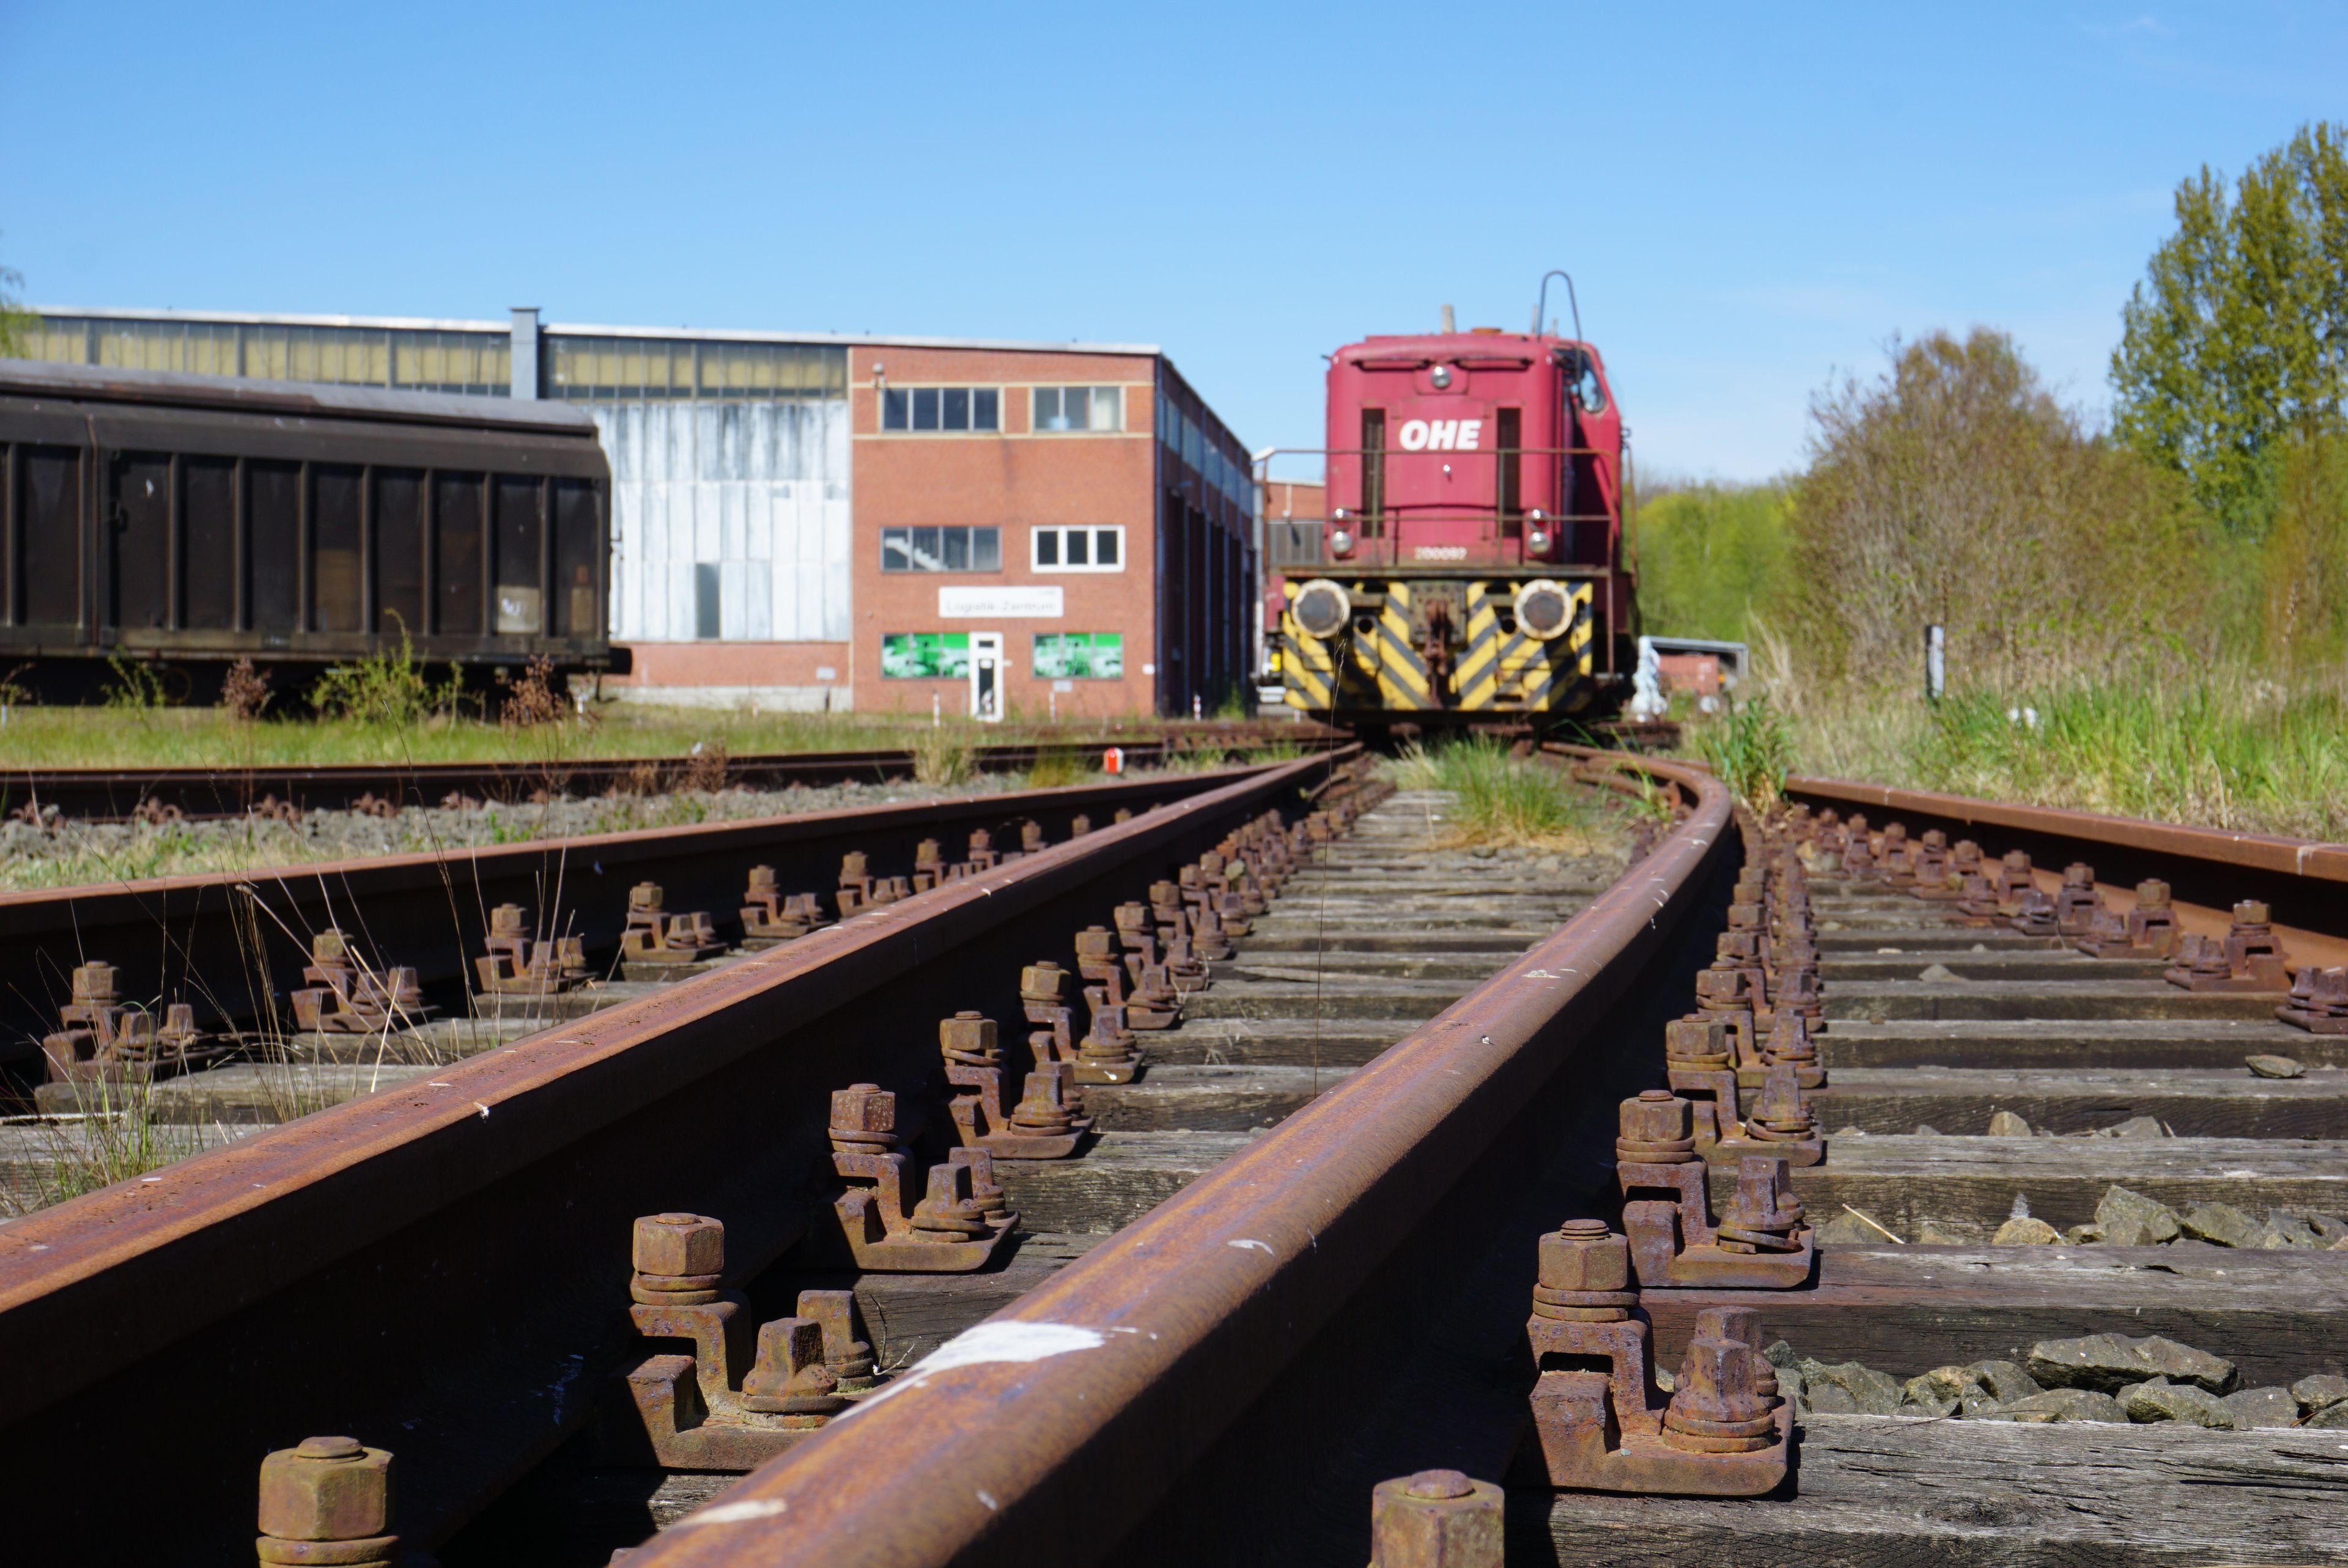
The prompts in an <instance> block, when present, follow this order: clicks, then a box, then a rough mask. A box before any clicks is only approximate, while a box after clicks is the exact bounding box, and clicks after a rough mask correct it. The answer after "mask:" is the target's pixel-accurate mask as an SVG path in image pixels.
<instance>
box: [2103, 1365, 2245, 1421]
mask: <svg viewBox="0 0 2348 1568" xmlns="http://www.w3.org/2000/svg"><path fill="white" fill-rule="evenodd" d="M2119 1404H2120V1408H2121V1409H2124V1410H2126V1411H2127V1416H2128V1419H2130V1420H2132V1421H2144V1422H2151V1421H2184V1422H2187V1423H2188V1424H2190V1425H2193V1426H2197V1427H2208V1428H2210V1429H2211V1430H2215V1431H2221V1432H2230V1431H2232V1430H2234V1429H2235V1425H2236V1423H2235V1420H2234V1412H2233V1411H2232V1410H2230V1409H2228V1408H2227V1406H2226V1401H2225V1400H2223V1399H2219V1397H2218V1396H2217V1395H2215V1394H2213V1393H2211V1392H2209V1389H2197V1388H2195V1387H2194V1386H2193V1385H2192V1384H2190V1383H2171V1382H2170V1381H2169V1380H2168V1378H2152V1379H2150V1380H2149V1381H2147V1382H2142V1383H2130V1384H2129V1385H2127V1387H2126V1388H2124V1389H2121V1390H2120V1392H2119Z"/></svg>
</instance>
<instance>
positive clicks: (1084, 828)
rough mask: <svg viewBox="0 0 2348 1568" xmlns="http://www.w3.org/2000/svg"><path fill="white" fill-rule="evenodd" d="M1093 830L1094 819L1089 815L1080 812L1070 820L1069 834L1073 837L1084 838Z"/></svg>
mask: <svg viewBox="0 0 2348 1568" xmlns="http://www.w3.org/2000/svg"><path fill="white" fill-rule="evenodd" d="M1092 830H1093V819H1092V818H1091V817H1089V816H1085V815H1081V814H1080V815H1076V816H1075V817H1072V818H1070V819H1069V821H1068V836H1069V837H1071V838H1082V837H1083V836H1084V835H1086V834H1087V833H1090V832H1091V831H1092Z"/></svg>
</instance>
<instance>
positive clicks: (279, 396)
mask: <svg viewBox="0 0 2348 1568" xmlns="http://www.w3.org/2000/svg"><path fill="white" fill-rule="evenodd" d="M610 558H611V470H610V467H609V466H608V465H607V464H606V462H605V461H604V457H603V450H602V446H601V445H600V443H599V442H598V440H597V437H596V430H595V425H594V422H593V421H592V419H590V418H589V417H588V416H587V415H584V414H582V413H579V412H577V411H574V410H572V409H569V408H565V407H561V406H557V405H542V404H534V403H528V402H512V401H510V400H506V399H489V398H480V397H455V396H444V395H434V394H422V393H397V392H378V391H373V390H368V389H364V388H354V387H343V386H327V385H319V384H310V383H293V382H269V381H247V380H232V379H226V378H219V377H212V376H201V375H180V374H166V373H161V372H152V371H129V370H110V369H91V368H85V367H81V366H75V365H59V364H41V363H36V362H32V361H25V360H0V675H5V674H6V673H7V672H8V670H9V669H11V668H15V667H17V666H25V665H29V666H30V667H31V674H30V678H29V680H26V677H23V676H20V677H18V679H19V680H26V683H28V684H32V685H34V686H35V687H36V689H38V690H41V691H42V692H45V693H49V692H56V693H62V692H67V691H71V690H74V689H77V688H78V689H83V690H87V689H88V688H89V687H90V686H91V685H92V684H93V683H94V682H93V676H94V675H96V674H102V673H103V672H104V671H105V661H107V660H108V659H109V658H118V657H125V656H127V657H130V658H134V659H139V660H145V661H157V662H160V663H161V664H165V665H168V666H170V667H172V668H173V669H175V670H180V671H185V672H186V674H187V676H188V677H189V681H190V683H191V686H192V687H194V688H199V689H200V688H202V687H205V686H207V685H210V684H216V683H217V681H218V678H219V673H220V671H221V670H223V669H224V668H225V667H226V665H227V664H228V663H229V662H230V661H232V660H235V659H237V658H239V657H250V658H252V660H253V661H254V662H255V663H256V664H260V665H263V666H273V667H276V668H279V669H282V670H283V671H285V673H286V674H287V675H288V676H290V677H292V678H293V680H294V681H296V682H298V681H299V680H301V679H302V678H303V676H304V673H305V671H304V666H307V667H309V668H310V669H311V670H313V671H314V669H316V668H320V667H323V666H324V665H325V664H328V663H332V662H335V661H342V660H346V659H349V658H352V657H355V656H360V655H365V654H368V653H373V652H376V651H383V650H386V649H388V650H394V651H396V650H397V649H398V647H399V646H400V643H401V640H402V638H403V637H405V638H406V639H407V641H408V642H409V643H410V644H412V646H413V648H414V650H415V653H416V656H417V658H418V659H419V660H421V661H427V662H429V663H434V664H444V665H457V666H479V667H493V666H519V665H520V664H523V663H525V662H526V661H529V660H530V659H532V658H535V657H539V656H541V655H543V656H547V657H550V658H551V659H552V660H553V661H554V663H555V665H556V667H557V668H558V669H561V670H570V671H597V670H616V669H619V668H622V667H623V664H624V655H622V656H621V659H620V661H617V662H615V661H614V657H613V649H612V646H611V640H610V636H609V634H608V631H607V630H606V628H607V626H608V620H607V617H606V605H607V603H608V600H609V596H610V591H611V565H610Z"/></svg>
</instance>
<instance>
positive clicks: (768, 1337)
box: [599, 1214, 882, 1471]
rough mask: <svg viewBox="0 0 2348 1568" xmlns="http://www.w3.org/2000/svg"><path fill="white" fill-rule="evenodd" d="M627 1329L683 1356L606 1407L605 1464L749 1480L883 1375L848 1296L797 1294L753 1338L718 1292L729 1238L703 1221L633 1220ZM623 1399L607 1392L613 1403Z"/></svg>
mask: <svg viewBox="0 0 2348 1568" xmlns="http://www.w3.org/2000/svg"><path fill="white" fill-rule="evenodd" d="M631 1257H632V1261H633V1265H634V1269H635V1272H634V1274H633V1276H632V1277H631V1278H630V1280H629V1282H628V1296H629V1300H630V1306H629V1307H628V1318H629V1322H630V1324H631V1325H632V1326H633V1327H634V1329H635V1331H636V1332H637V1334H638V1335H640V1336H641V1337H644V1339H647V1340H652V1341H656V1342H658V1341H669V1342H675V1341H682V1342H684V1343H685V1344H687V1345H689V1346H691V1347H692V1351H691V1353H690V1354H689V1355H680V1354H675V1353H673V1352H659V1353H655V1354H653V1355H651V1356H647V1357H646V1358H644V1360H643V1361H641V1362H639V1363H637V1365H636V1366H634V1367H633V1368H630V1369H629V1370H628V1371H627V1372H626V1373H624V1374H623V1376H622V1378H620V1379H619V1386H620V1389H624V1392H625V1399H624V1401H623V1400H622V1399H619V1398H617V1397H614V1398H613V1399H611V1400H610V1401H609V1402H608V1404H607V1408H606V1419H605V1422H604V1424H603V1426H602V1429H601V1431H600V1434H599V1435H600V1438H601V1443H600V1447H601V1448H602V1458H603V1460H604V1461H605V1462H606V1463H628V1462H631V1461H633V1462H641V1461H642V1460H644V1458H645V1457H647V1454H649V1457H650V1459H651V1460H652V1461H653V1462H654V1464H656V1465H659V1466H660V1467H661V1468H663V1469H666V1470H695V1471H749V1470H755V1469H757V1467H758V1466H759V1465H761V1464H763V1463H765V1462H766V1461H767V1460H769V1459H772V1458H773V1457H774V1456H775V1455H777V1454H778V1453H781V1452H782V1451H783V1450H786V1449H788V1448H789V1447H790V1446H791V1445H792V1444H794V1443H797V1442H799V1441H802V1440H805V1439H806V1438H807V1436H808V1434H809V1433H811V1432H814V1431H817V1430H820V1429H821V1428H822V1427H823V1426H824V1425H825V1423H826V1422H827V1421H829V1419H830V1418H832V1417H833V1416H836V1415H838V1414H839V1413H840V1412H842V1411H844V1410H846V1409H849V1408H850V1405H852V1404H853V1403H854V1401H855V1400H857V1399H860V1398H862V1397H863V1396H864V1395H866V1394H869V1393H870V1392H872V1391H873V1390H874V1389H878V1388H879V1387H880V1384H881V1382H882V1375H881V1374H880V1371H879V1370H878V1368H877V1367H876V1365H875V1363H874V1360H873V1356H872V1347H871V1345H870V1343H869V1342H868V1341H867V1340H866V1339H865V1338H864V1337H862V1325H861V1324H860V1322H859V1320H858V1314H857V1309H856V1299H855V1296H854V1295H853V1293H852V1292H850V1291H845V1290H808V1291H802V1292H800V1293H799V1296H798V1303H797V1310H796V1312H795V1313H794V1314H793V1315H792V1316H791V1317H780V1318H777V1319H775V1320H774V1321H772V1322H770V1323H766V1324H762V1325H759V1326H758V1327H757V1331H756V1333H755V1335H754V1334H753V1332H752V1330H751V1322H750V1307H749V1303H748V1302H747V1300H745V1299H744V1298H743V1296H741V1294H740V1293H739V1292H738V1291H733V1290H727V1289H726V1288H724V1287H723V1280H724V1276H725V1270H726V1227H725V1225H723V1224H722V1223H720V1222H719V1221H717V1220H715V1219H712V1218H709V1217H708V1216H706V1215H702V1214H649V1215H646V1216H644V1218H642V1219H639V1220H638V1221H636V1224H635V1235H634V1240H633V1247H632V1252H631ZM618 1392H619V1389H615V1390H614V1394H615V1396H616V1394H617V1393H618Z"/></svg>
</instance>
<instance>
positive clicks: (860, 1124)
mask: <svg viewBox="0 0 2348 1568" xmlns="http://www.w3.org/2000/svg"><path fill="white" fill-rule="evenodd" d="M1015 1114H1016V1113H1015V1112H1014V1115H1015ZM830 1138H831V1164H832V1171H833V1173H834V1174H835V1175H837V1176H839V1178H841V1179H842V1180H843V1181H845V1182H847V1183H848V1184H849V1187H848V1190H847V1191H846V1192H844V1193H842V1194H840V1195H839V1200H838V1201H837V1202H836V1203H835V1204H833V1205H832V1207H833V1211H834V1213H836V1214H838V1215H839V1226H840V1231H841V1233H842V1235H845V1236H846V1237H847V1240H848V1248H849V1252H850V1255H852V1256H853V1257H854V1258H855V1260H856V1266H857V1267H859V1268H861V1269H866V1270H869V1271H870V1272H872V1273H876V1274H967V1273H969V1272H970V1271H971V1270H973V1269H975V1268H980V1267H983V1266H984V1265H985V1263H986V1261H987V1260H988V1259H989V1258H991V1257H993V1256H994V1252H995V1249H996V1248H997V1247H998V1246H1000V1245H1002V1243H1003V1238H1004V1236H1006V1235H1009V1234H1010V1233H1011V1227H1012V1226H1013V1225H1014V1224H1016V1223H1017V1221H1018V1218H1019V1216H1018V1215H1017V1214H1014V1213H1013V1212H1012V1211H1011V1210H1010V1209H1009V1208H1008V1207H1004V1208H1000V1209H996V1210H994V1212H989V1211H990V1206H991V1205H988V1204H982V1203H981V1202H980V1200H979V1197H978V1194H977V1191H976V1188H977V1178H978V1177H979V1176H981V1175H983V1176H984V1177H985V1178H987V1179H988V1181H989V1182H990V1184H991V1183H992V1178H993V1175H994V1166H993V1163H992V1162H991V1161H989V1162H987V1163H984V1164H983V1165H982V1164H981V1163H979V1161H978V1160H977V1159H976V1158H974V1157H973V1156H983V1155H984V1154H985V1153H987V1151H985V1150H983V1149H980V1150H973V1149H967V1148H965V1149H957V1150H955V1151H953V1155H951V1156H950V1157H949V1158H947V1159H945V1160H943V1161H941V1162H940V1163H937V1164H934V1165H932V1166H931V1167H930V1169H929V1175H928V1182H927V1190H926V1192H925V1194H924V1195H923V1197H922V1200H921V1201H920V1202H919V1203H917V1204H914V1205H913V1210H912V1213H911V1214H907V1213H906V1212H905V1187H906V1181H905V1178H906V1175H907V1173H908V1156H907V1155H905V1154H904V1153H901V1152H900V1151H899V1150H898V1148H897V1143H898V1142H899V1140H898V1137H897V1097H896V1095H894V1094H893V1093H891V1092H890V1091H888V1090H885V1089H882V1088H880V1086H879V1085H877V1084H871V1083H854V1084H850V1085H849V1087H847V1088H846V1089H841V1090H837V1091H833V1093H832V1096H831V1126H830ZM866 1184H869V1185H866Z"/></svg>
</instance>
